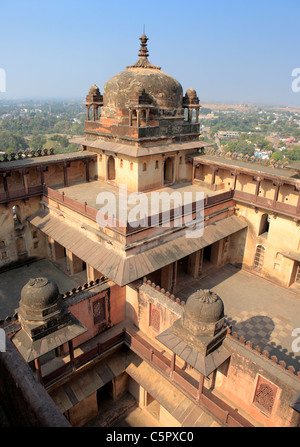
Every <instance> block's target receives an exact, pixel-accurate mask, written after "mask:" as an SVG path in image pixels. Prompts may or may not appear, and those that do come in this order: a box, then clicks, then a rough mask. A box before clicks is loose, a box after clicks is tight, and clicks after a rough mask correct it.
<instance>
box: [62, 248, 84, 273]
mask: <svg viewBox="0 0 300 447" xmlns="http://www.w3.org/2000/svg"><path fill="white" fill-rule="evenodd" d="M66 255H67V269H68V272H69V274H70V275H75V273H79V272H81V271H82V270H83V265H82V260H81V259H80V258H78V257H77V256H76V255H74V253H72V252H71V251H70V250H68V249H66Z"/></svg>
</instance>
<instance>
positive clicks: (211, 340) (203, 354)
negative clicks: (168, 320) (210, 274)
mask: <svg viewBox="0 0 300 447" xmlns="http://www.w3.org/2000/svg"><path fill="white" fill-rule="evenodd" d="M227 330H228V326H227V325H226V323H225V318H224V304H223V301H222V300H221V298H220V297H219V296H218V295H217V294H216V293H214V292H212V291H210V290H208V289H204V290H202V289H200V290H197V291H196V292H194V293H193V294H191V295H190V296H189V297H188V299H187V301H186V304H185V306H184V307H183V310H182V316H181V318H179V319H178V320H176V321H175V322H174V324H173V326H171V327H170V328H169V329H167V330H166V331H164V332H162V333H161V334H159V335H158V336H157V337H156V338H157V340H158V341H159V342H161V343H162V344H164V345H165V346H166V347H167V348H169V349H170V350H171V351H172V352H173V353H174V355H175V354H176V355H178V356H179V357H180V358H182V359H183V360H185V361H186V362H187V364H189V365H190V366H192V367H193V368H194V369H196V370H197V371H198V372H200V373H201V374H202V375H203V376H208V375H209V374H211V373H212V372H213V371H215V370H216V369H217V368H218V366H220V365H221V364H222V363H224V361H226V360H227V359H228V358H229V357H230V354H229V352H228V351H227V350H226V349H225V347H224V346H223V345H222V343H223V341H224V339H225V337H226V334H227Z"/></svg>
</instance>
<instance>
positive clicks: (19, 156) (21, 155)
mask: <svg viewBox="0 0 300 447" xmlns="http://www.w3.org/2000/svg"><path fill="white" fill-rule="evenodd" d="M45 155H54V149H53V148H50V149H38V150H36V151H34V150H32V151H24V152H21V151H19V152H11V153H10V154H3V155H2V159H1V158H0V163H3V162H6V161H15V160H24V159H25V158H35V157H43V156H45Z"/></svg>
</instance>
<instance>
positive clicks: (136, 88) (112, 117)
mask: <svg viewBox="0 0 300 447" xmlns="http://www.w3.org/2000/svg"><path fill="white" fill-rule="evenodd" d="M140 41H141V45H140V51H139V53H138V56H139V59H138V61H137V62H136V63H135V64H132V65H128V66H127V67H126V68H125V70H123V71H121V72H120V73H118V74H116V75H115V76H113V77H112V78H110V79H109V80H108V81H107V82H106V83H105V84H104V87H103V96H102V95H101V94H100V91H99V88H98V87H97V86H96V85H95V84H94V85H92V86H91V88H90V90H89V93H88V95H87V96H86V103H85V104H86V107H87V121H86V122H85V134H86V137H87V138H93V139H94V143H93V142H91V141H90V142H88V141H86V143H87V144H86V145H87V146H90V147H94V148H96V147H97V144H95V137H96V136H98V137H101V139H103V141H110V142H112V141H113V142H114V143H122V144H126V145H134V144H135V143H138V144H139V145H140V144H149V143H150V142H151V144H153V143H154V142H155V141H159V142H160V144H161V140H168V139H170V138H171V139H172V141H173V142H174V141H176V140H178V141H195V139H197V140H198V144H199V135H200V125H199V123H198V114H199V109H200V102H199V98H198V97H197V94H196V91H195V90H194V89H189V90H188V91H187V94H186V96H185V97H183V88H182V85H181V84H180V82H178V81H177V80H176V79H175V78H174V77H172V76H170V75H169V74H167V73H165V72H164V71H162V70H161V67H159V66H156V65H153V64H152V63H151V62H150V61H149V59H148V56H149V52H148V48H147V41H148V37H147V36H146V35H145V34H143V35H142V36H141V37H140ZM91 107H92V109H93V114H92V118H91V117H90V113H89V111H90V108H91ZM99 107H101V113H100V116H99V114H98V108H99ZM186 108H187V109H188V119H186V117H185V114H184V111H185V109H186ZM190 109H191V110H192V109H194V110H196V111H197V113H196V122H192V119H191V117H192V115H191V113H190ZM72 141H73V142H75V143H77V142H78V143H79V141H81V142H82V138H81V139H79V140H76V139H73V140H72ZM88 143H89V144H88ZM107 148H108V147H107ZM108 149H109V148H108Z"/></svg>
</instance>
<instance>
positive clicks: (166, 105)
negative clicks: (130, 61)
mask: <svg viewBox="0 0 300 447" xmlns="http://www.w3.org/2000/svg"><path fill="white" fill-rule="evenodd" d="M143 90H145V93H146V94H147V96H148V97H149V99H150V101H151V104H152V105H153V106H157V107H159V108H161V109H174V108H180V107H182V97H183V90H182V86H181V84H180V83H179V82H178V81H177V80H176V79H174V78H173V77H172V76H169V75H168V74H167V73H164V72H163V71H161V70H159V69H151V68H130V67H129V68H127V70H124V71H122V72H121V73H119V74H117V75H116V76H114V77H113V78H111V79H110V80H109V81H107V82H106V84H105V85H104V90H103V106H104V108H105V107H108V108H110V109H123V108H126V107H128V105H129V104H130V103H131V101H132V98H133V97H134V96H135V95H136V94H138V95H139V94H141V93H142V91H143Z"/></svg>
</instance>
